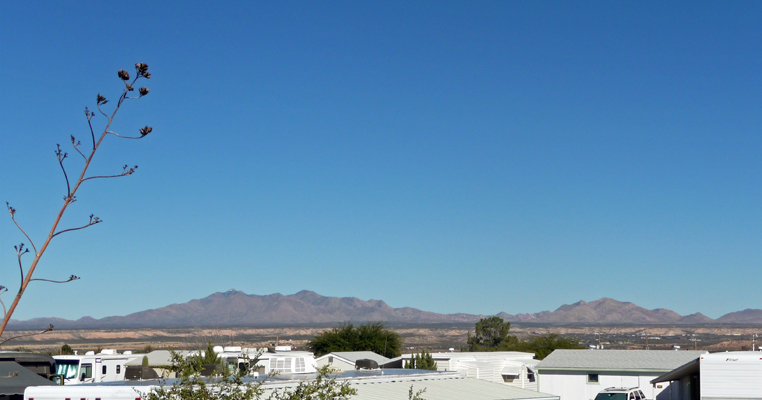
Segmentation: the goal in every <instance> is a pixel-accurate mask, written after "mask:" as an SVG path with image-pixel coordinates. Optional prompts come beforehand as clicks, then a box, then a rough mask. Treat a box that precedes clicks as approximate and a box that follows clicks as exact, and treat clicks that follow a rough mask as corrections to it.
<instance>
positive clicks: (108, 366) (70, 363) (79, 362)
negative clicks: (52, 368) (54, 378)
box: [53, 349, 142, 385]
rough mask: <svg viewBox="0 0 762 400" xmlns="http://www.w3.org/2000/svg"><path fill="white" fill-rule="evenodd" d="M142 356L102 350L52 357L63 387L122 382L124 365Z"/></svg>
mask: <svg viewBox="0 0 762 400" xmlns="http://www.w3.org/2000/svg"><path fill="white" fill-rule="evenodd" d="M139 356H142V355H133V354H129V353H128V354H119V353H117V352H116V350H111V349H109V350H103V351H101V352H100V353H98V354H95V353H94V352H92V351H88V352H87V353H85V354H84V355H60V356H53V358H54V359H55V360H56V374H59V375H62V376H63V378H64V385H73V384H80V383H96V382H110V381H121V380H124V370H125V365H124V364H125V363H126V362H127V361H130V360H132V359H135V358H137V357H139Z"/></svg>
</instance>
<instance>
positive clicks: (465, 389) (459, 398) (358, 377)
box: [263, 370, 559, 400]
mask: <svg viewBox="0 0 762 400" xmlns="http://www.w3.org/2000/svg"><path fill="white" fill-rule="evenodd" d="M342 380H345V381H347V382H349V384H350V387H352V388H353V389H356V390H357V395H354V396H352V398H351V399H352V400H388V399H404V398H406V397H407V395H408V391H409V390H410V386H411V385H412V386H413V391H415V392H417V391H419V390H421V389H426V391H425V392H424V394H423V397H424V398H425V399H426V400H522V399H527V400H559V397H558V396H554V395H551V394H546V393H540V392H536V391H533V390H526V389H519V388H517V387H513V386H509V385H505V384H502V383H495V382H489V381H485V380H481V379H473V378H466V377H465V376H464V375H463V374H461V373H458V372H441V371H439V372H438V371H417V370H377V371H369V372H356V371H353V373H352V374H347V373H341V374H339V375H338V377H337V381H339V382H340V381H342ZM297 383H298V381H284V382H276V381H272V382H268V383H265V385H264V386H263V389H265V391H273V390H280V389H289V388H291V389H292V388H294V387H295V386H296V384H297ZM264 397H267V396H264Z"/></svg>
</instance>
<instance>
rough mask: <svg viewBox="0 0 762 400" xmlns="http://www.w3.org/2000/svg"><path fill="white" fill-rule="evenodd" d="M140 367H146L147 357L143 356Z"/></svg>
mask: <svg viewBox="0 0 762 400" xmlns="http://www.w3.org/2000/svg"><path fill="white" fill-rule="evenodd" d="M140 365H142V366H144V367H147V366H148V356H143V361H142V362H141V363H140Z"/></svg>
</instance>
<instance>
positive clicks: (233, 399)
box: [142, 351, 357, 400]
mask: <svg viewBox="0 0 762 400" xmlns="http://www.w3.org/2000/svg"><path fill="white" fill-rule="evenodd" d="M171 354H172V369H173V370H174V371H176V372H178V380H177V381H176V382H175V384H174V385H172V386H162V387H159V388H156V389H153V390H152V391H151V392H150V393H142V395H143V396H142V398H143V399H145V400H180V399H182V400H212V399H215V400H216V399H223V400H260V399H262V400H264V399H267V400H308V399H315V400H322V399H325V400H333V399H349V398H350V397H351V396H353V395H355V394H357V391H356V390H355V389H353V388H351V387H350V386H349V383H348V382H342V383H339V382H337V381H336V379H335V378H331V377H330V376H329V374H330V372H331V370H330V369H329V368H328V367H327V366H326V367H323V368H321V369H319V370H318V376H317V378H316V379H314V380H305V381H302V382H300V383H299V385H298V386H297V387H295V388H292V389H288V388H286V389H276V390H273V391H272V392H270V393H269V394H268V396H267V397H265V396H264V390H263V389H262V383H263V382H262V381H252V380H248V379H245V378H246V375H247V371H239V370H236V369H228V368H223V369H222V371H221V373H220V375H219V376H216V377H214V378H206V377H202V376H201V375H200V374H199V372H200V371H201V368H200V366H199V363H198V362H199V360H200V359H201V358H199V357H198V356H195V357H188V358H183V357H182V356H181V355H179V354H177V353H175V352H174V351H172V352H171Z"/></svg>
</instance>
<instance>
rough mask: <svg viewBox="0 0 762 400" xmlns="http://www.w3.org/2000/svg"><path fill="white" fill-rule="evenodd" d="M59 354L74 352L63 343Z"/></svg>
mask: <svg viewBox="0 0 762 400" xmlns="http://www.w3.org/2000/svg"><path fill="white" fill-rule="evenodd" d="M61 354H74V350H72V349H71V346H69V345H68V344H66V343H64V345H63V346H61Z"/></svg>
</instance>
